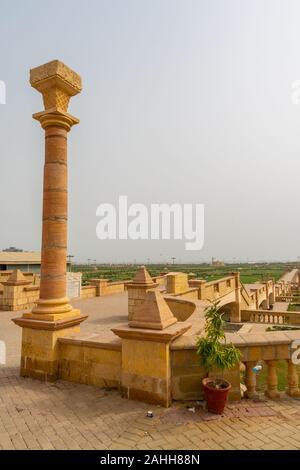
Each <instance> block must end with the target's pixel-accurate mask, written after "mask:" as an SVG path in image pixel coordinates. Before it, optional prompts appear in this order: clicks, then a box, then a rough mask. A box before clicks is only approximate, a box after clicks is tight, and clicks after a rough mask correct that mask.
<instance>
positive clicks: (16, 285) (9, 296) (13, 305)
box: [1, 269, 31, 311]
mask: <svg viewBox="0 0 300 470" xmlns="http://www.w3.org/2000/svg"><path fill="white" fill-rule="evenodd" d="M2 284H3V298H2V306H1V308H2V310H9V311H15V310H24V309H26V308H28V307H27V298H26V295H25V294H24V288H25V286H27V287H28V286H29V285H30V284H31V281H30V280H29V281H28V280H27V279H26V277H25V276H24V274H23V273H22V272H21V271H20V270H19V269H17V270H15V271H13V273H12V274H11V275H10V276H9V278H8V280H7V281H5V282H3V283H2Z"/></svg>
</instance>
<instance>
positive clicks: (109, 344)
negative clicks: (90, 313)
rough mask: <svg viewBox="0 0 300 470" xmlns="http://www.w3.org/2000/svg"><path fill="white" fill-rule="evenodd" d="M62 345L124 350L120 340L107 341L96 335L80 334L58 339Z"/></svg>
mask: <svg viewBox="0 0 300 470" xmlns="http://www.w3.org/2000/svg"><path fill="white" fill-rule="evenodd" d="M58 340H59V342H60V343H63V344H70V345H74V346H86V347H92V348H99V349H112V350H115V351H121V350H122V342H121V340H120V338H113V339H107V340H106V339H105V337H103V336H101V335H98V334H96V333H78V334H75V335H69V336H64V337H63V338H59V339H58Z"/></svg>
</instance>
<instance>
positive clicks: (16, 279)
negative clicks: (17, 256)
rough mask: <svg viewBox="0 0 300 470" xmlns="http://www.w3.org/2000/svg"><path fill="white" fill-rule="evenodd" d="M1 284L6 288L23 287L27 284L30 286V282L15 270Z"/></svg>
mask: <svg viewBox="0 0 300 470" xmlns="http://www.w3.org/2000/svg"><path fill="white" fill-rule="evenodd" d="M2 284H4V285H6V286H24V285H27V284H31V281H29V280H28V279H26V277H25V276H24V274H23V273H22V272H21V271H20V270H19V269H16V270H15V271H13V273H12V274H11V275H10V276H9V278H8V279H7V281H6V282H3V283H2Z"/></svg>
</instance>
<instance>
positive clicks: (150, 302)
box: [128, 290, 177, 330]
mask: <svg viewBox="0 0 300 470" xmlns="http://www.w3.org/2000/svg"><path fill="white" fill-rule="evenodd" d="M176 322H177V318H175V317H174V315H173V313H172V312H171V310H170V308H169V306H168V304H167V302H166V301H165V299H164V298H163V296H162V294H161V293H160V292H159V291H157V290H152V291H148V292H147V295H146V300H145V302H143V303H142V304H141V305H139V306H137V308H136V310H135V312H134V314H133V316H132V319H131V320H130V321H129V323H128V324H129V326H130V327H132V328H148V329H152V330H163V329H165V328H167V327H168V326H171V325H173V324H174V323H176Z"/></svg>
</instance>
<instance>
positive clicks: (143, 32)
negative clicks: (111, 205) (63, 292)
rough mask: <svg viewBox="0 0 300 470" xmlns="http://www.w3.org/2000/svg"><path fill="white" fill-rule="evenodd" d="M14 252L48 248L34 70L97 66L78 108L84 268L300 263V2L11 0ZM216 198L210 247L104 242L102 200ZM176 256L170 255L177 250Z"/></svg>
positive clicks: (3, 180) (77, 201) (76, 169)
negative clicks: (95, 264) (60, 64)
mask: <svg viewBox="0 0 300 470" xmlns="http://www.w3.org/2000/svg"><path fill="white" fill-rule="evenodd" d="M0 8H1V10H0V48H1V67H0V80H4V81H5V83H6V86H7V104H6V105H0V120H1V139H0V158H1V166H0V188H1V191H0V193H1V203H0V221H1V225H0V248H5V247H6V246H8V245H16V246H19V247H22V248H24V249H29V250H35V249H39V247H40V236H41V191H42V170H43V158H44V149H43V148H44V142H43V132H42V130H41V129H40V127H39V125H38V123H36V122H35V121H33V120H32V118H31V115H32V113H34V112H38V111H41V110H42V102H41V97H40V95H39V94H38V93H37V92H36V91H35V90H33V89H32V88H31V87H30V86H29V83H28V73H29V69H30V68H31V67H35V66H37V65H40V64H43V63H45V62H47V61H49V60H52V59H56V58H58V59H60V60H62V61H64V62H65V63H66V64H68V65H69V66H71V67H72V68H73V69H74V70H76V71H77V72H78V73H80V74H81V75H82V78H83V87H84V88H83V92H82V94H81V95H79V96H77V97H75V98H73V99H72V102H71V106H70V112H72V113H73V114H74V115H75V116H77V117H79V118H80V120H81V123H80V125H79V126H77V127H76V128H73V130H72V131H71V133H70V139H69V172H70V181H69V189H70V191H69V201H70V214H69V216H70V221H69V252H70V253H72V254H73V255H75V256H76V260H77V261H80V260H81V261H85V260H86V259H87V258H93V259H94V258H96V259H97V260H98V261H99V262H101V261H105V262H109V261H112V262H115V261H130V260H134V259H136V260H137V261H138V262H144V261H145V260H146V259H147V258H150V259H151V260H152V261H155V260H163V261H164V260H167V259H170V258H171V256H176V257H177V259H178V260H179V259H180V260H182V261H200V260H204V259H209V258H210V257H211V256H215V257H219V258H225V259H227V260H232V259H233V257H235V258H236V259H247V258H249V259H269V260H270V259H291V258H294V259H295V258H296V257H297V256H300V246H299V235H298V233H299V231H300V221H299V217H298V214H299V205H300V203H299V197H298V187H299V174H300V165H299V159H300V105H298V106H296V105H293V104H292V102H291V86H292V83H293V82H294V81H295V80H297V79H298V80H299V79H300V27H299V24H300V2H299V1H297V0H295V1H291V0H247V1H246V0H243V1H241V0H219V1H218V0H87V1H86V2H82V1H79V0H72V1H69V0H60V1H57V0H52V1H47V2H46V1H45V0H43V1H41V0H39V1H38V0H26V1H24V0H0ZM123 194H124V195H127V196H128V198H129V202H140V203H144V204H150V203H151V202H156V203H157V202H166V203H173V202H181V203H197V202H198V203H204V204H205V208H206V219H205V246H204V249H203V250H202V251H200V252H186V251H185V249H184V242H181V241H176V242H175V241H173V242H172V241H171V242H167V241H138V242H126V241H109V242H108V241H106V242H104V241H99V240H97V238H96V232H95V229H96V223H97V218H96V215H95V212H96V208H97V206H98V205H99V204H100V203H101V202H116V201H117V198H118V196H119V195H123ZM161 255H162V256H161Z"/></svg>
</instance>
